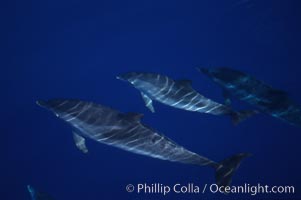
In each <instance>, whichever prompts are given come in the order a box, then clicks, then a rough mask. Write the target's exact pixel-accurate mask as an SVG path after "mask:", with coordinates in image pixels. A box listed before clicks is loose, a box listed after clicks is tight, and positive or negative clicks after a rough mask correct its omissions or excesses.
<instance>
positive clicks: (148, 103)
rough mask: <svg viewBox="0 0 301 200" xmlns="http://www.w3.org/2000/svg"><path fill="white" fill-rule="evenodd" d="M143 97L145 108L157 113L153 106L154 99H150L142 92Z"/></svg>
mask: <svg viewBox="0 0 301 200" xmlns="http://www.w3.org/2000/svg"><path fill="white" fill-rule="evenodd" d="M141 96H142V98H143V100H144V103H145V106H146V107H147V108H148V109H150V111H151V112H153V113H154V112H155V109H154V106H153V101H152V99H151V98H150V97H149V96H147V95H146V94H144V93H143V92H141Z"/></svg>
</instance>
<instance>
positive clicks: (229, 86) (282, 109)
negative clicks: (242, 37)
mask: <svg viewBox="0 0 301 200" xmlns="http://www.w3.org/2000/svg"><path fill="white" fill-rule="evenodd" d="M198 70H199V71H200V72H202V73H203V74H205V75H207V76H208V77H209V78H211V79H212V80H213V81H214V82H216V83H217V84H219V85H220V86H221V87H222V88H223V93H224V97H225V101H226V102H228V103H229V104H230V103H231V100H230V98H231V97H236V98H238V99H239V100H242V101H245V102H247V103H249V104H251V105H254V106H256V108H258V109H259V110H260V111H262V112H264V113H267V114H269V115H271V116H273V117H275V118H278V119H281V120H283V121H285V122H287V123H289V124H292V125H296V126H301V106H299V105H297V104H296V103H295V102H294V101H293V100H292V99H290V97H289V95H288V94H287V93H286V92H285V91H282V90H278V89H275V88H273V87H271V86H270V85H268V84H266V83H265V82H263V81H260V80H258V79H256V78H255V77H253V76H251V75H248V74H245V73H244V72H241V71H238V70H234V69H230V68H226V67H221V68H210V69H209V68H208V69H207V68H200V69H198Z"/></svg>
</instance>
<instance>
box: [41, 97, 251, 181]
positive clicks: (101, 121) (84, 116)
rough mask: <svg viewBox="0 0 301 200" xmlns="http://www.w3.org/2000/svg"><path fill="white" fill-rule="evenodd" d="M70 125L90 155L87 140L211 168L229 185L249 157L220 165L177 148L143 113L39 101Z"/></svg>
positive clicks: (89, 104) (74, 102)
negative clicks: (149, 122)
mask: <svg viewBox="0 0 301 200" xmlns="http://www.w3.org/2000/svg"><path fill="white" fill-rule="evenodd" d="M37 104H38V105H40V106H41V107H44V108H46V109H49V110H51V111H52V112H54V114H55V115H56V116H57V117H59V118H60V119H62V120H63V121H65V122H67V123H68V124H69V125H70V126H71V127H72V130H73V135H75V136H74V137H73V138H74V140H75V143H76V146H77V147H78V148H79V149H80V150H81V151H83V152H85V153H87V151H88V150H87V146H86V144H85V138H90V139H92V140H94V141H96V142H99V143H103V144H107V145H111V146H114V147H117V148H120V149H123V150H126V151H129V152H132V153H136V154H140V155H144V156H149V157H152V158H157V159H161V160H167V161H172V162H178V163H184V164H192V165H198V166H209V167H212V168H213V169H215V173H216V182H217V184H219V185H224V186H225V185H229V184H230V183H231V179H232V175H233V173H234V172H235V170H236V169H237V168H238V166H239V164H240V162H241V160H242V159H243V158H245V157H247V156H248V155H249V154H247V153H240V154H237V155H234V156H232V157H230V158H228V159H225V160H224V161H222V162H220V163H217V162H214V161H212V160H210V159H208V158H206V157H203V156H201V155H198V154H196V153H194V152H192V151H189V150H187V149H186V148H184V147H182V146H180V145H178V144H177V143H175V142H174V141H172V140H171V139H169V138H168V137H166V136H164V135H162V134H160V133H158V132H157V131H155V130H153V129H151V128H149V127H148V126H146V125H144V124H143V123H141V118H142V114H137V113H121V112H119V111H117V110H114V109H112V108H109V107H106V106H102V105H99V104H95V103H92V102H85V101H80V100H68V99H66V100H64V99H62V100H60V99H54V100H48V101H38V102H37Z"/></svg>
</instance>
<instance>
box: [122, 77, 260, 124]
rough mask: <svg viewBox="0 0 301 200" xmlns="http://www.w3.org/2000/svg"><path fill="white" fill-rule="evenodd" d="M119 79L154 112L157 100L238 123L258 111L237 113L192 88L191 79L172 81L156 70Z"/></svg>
mask: <svg viewBox="0 0 301 200" xmlns="http://www.w3.org/2000/svg"><path fill="white" fill-rule="evenodd" d="M117 79H120V80H124V81H128V82H129V83H130V84H132V85H133V86H134V87H135V88H136V89H138V90H139V91H140V93H141V96H142V98H143V99H144V101H145V105H146V107H147V108H149V109H150V110H151V111H152V112H155V109H154V107H153V104H152V101H153V100H156V101H158V102H161V103H163V104H165V105H169V106H172V107H175V108H179V109H183V110H188V111H193V112H200V113H208V114H212V115H227V116H230V117H231V119H232V122H233V123H234V124H238V123H239V122H241V121H242V120H244V119H245V118H247V117H250V116H252V115H253V114H255V113H256V111H240V112H236V111H233V110H232V109H231V107H230V106H227V105H223V104H220V103H217V102H215V101H213V100H211V99H208V98H206V97H204V96H203V95H201V94H200V93H198V92H197V91H196V90H194V89H193V88H192V85H191V81H190V80H177V81H175V80H173V79H171V78H169V77H167V76H164V75H161V74H155V73H142V72H130V73H125V74H121V75H119V76H117Z"/></svg>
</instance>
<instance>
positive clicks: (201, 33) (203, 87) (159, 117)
mask: <svg viewBox="0 0 301 200" xmlns="http://www.w3.org/2000/svg"><path fill="white" fill-rule="evenodd" d="M297 2H298V1H297V0H296V1H289V0H287V1H273V0H249V1H248V0H242V1H240V0H227V1H222V0H203V1H144V0H139V1H138V0H136V1H121V0H119V1H116V0H113V1H82V0H73V1H62V0H51V1H50V0H46V1H38V0H31V1H19V0H12V1H9V2H7V3H2V4H3V6H1V7H2V12H1V18H2V21H3V23H2V27H1V32H2V33H1V35H2V39H1V40H2V45H1V46H2V52H1V54H2V58H1V62H2V64H1V69H2V72H1V74H0V76H1V82H0V85H1V86H0V87H1V93H2V97H1V102H2V103H1V105H2V106H1V115H0V117H1V140H0V155H1V162H0V181H1V187H0V191H1V192H0V194H1V197H0V199H3V200H4V199H5V200H6V199H12V200H17V199H30V197H29V194H28V192H27V191H26V185H27V184H32V185H34V186H35V187H37V188H40V189H42V190H44V191H47V192H49V193H51V194H52V195H53V196H54V197H56V199H62V200H64V199H65V200H66V199H87V200H99V199H159V198H163V197H162V196H160V195H135V194H129V193H127V192H126V191H125V186H126V185H127V184H128V183H133V184H137V183H144V182H148V183H157V182H159V183H163V184H169V185H172V184H175V183H177V182H180V183H183V184H185V183H188V182H194V183H195V184H199V185H203V184H205V183H213V182H214V173H213V170H211V169H210V168H206V167H203V168H199V167H196V166H189V165H182V164H176V163H171V162H166V161H161V160H156V159H152V158H148V157H143V156H139V155H134V154H131V153H128V152H125V151H121V150H119V149H116V148H113V147H109V146H106V145H101V144H98V143H96V142H93V141H88V142H87V145H88V148H89V150H90V152H89V154H87V155H83V154H82V153H81V152H80V151H78V150H77V149H76V147H75V145H74V144H73V139H72V134H71V130H70V127H68V126H67V125H66V124H64V123H63V122H62V121H59V120H58V119H56V118H55V117H54V116H53V115H52V114H50V113H49V112H46V111H45V110H43V109H41V108H39V107H38V106H37V105H35V101H36V100H38V99H50V98H60V97H61V98H79V99H83V100H90V101H94V102H97V103H101V104H104V105H109V106H112V107H114V108H116V109H119V110H121V111H124V112H128V111H132V112H140V113H144V114H145V117H144V119H143V122H144V123H146V124H148V125H150V126H152V127H154V128H155V129H157V130H160V131H161V132H163V133H164V134H165V135H167V136H169V137H171V138H172V139H173V140H175V141H177V142H178V143H180V144H182V145H184V146H185V147H187V148H188V149H191V150H192V151H195V152H197V153H200V154H201V155H204V156H207V157H209V158H211V159H213V160H215V161H220V160H222V159H224V158H226V157H228V156H230V155H232V154H235V153H239V152H250V153H252V154H253V156H252V157H250V158H247V159H246V160H245V161H244V162H243V163H242V165H241V167H240V168H239V170H238V171H237V173H236V174H235V176H234V178H233V184H234V185H241V184H244V183H249V184H257V183H261V184H269V185H293V186H295V189H296V192H297V193H296V194H295V195H287V196H285V195H259V196H256V197H252V198H254V199H255V198H267V199H269V198H270V199H271V198H273V199H277V198H291V199H298V198H299V199H300V198H301V194H300V192H299V191H300V188H301V183H300V178H301V176H300V168H301V158H300V152H301V151H300V139H301V134H300V132H301V131H300V130H301V129H300V127H293V126H290V125H288V124H285V123H283V122H281V121H280V120H277V119H274V118H272V117H270V116H267V115H264V114H260V115H257V116H256V117H253V118H251V119H248V120H246V121H245V122H243V123H242V124H240V125H239V126H237V127H235V126H233V125H232V124H231V123H230V120H229V119H228V118H226V117H216V116H210V115H205V114H200V113H192V112H186V111H182V110H177V109H173V108H171V107H167V106H164V105H162V104H159V103H155V104H154V106H155V109H156V110H157V112H156V113H155V114H152V113H150V112H149V111H148V110H147V109H146V108H145V106H144V103H143V101H142V99H141V97H140V94H139V93H138V92H137V91H136V90H134V89H133V88H131V87H130V86H129V85H128V84H126V83H124V82H121V81H119V80H116V79H115V76H116V75H118V74H120V73H124V72H128V71H135V70H136V71H147V72H157V73H162V74H166V75H168V76H170V77H173V78H174V79H191V80H192V81H193V87H194V88H195V89H197V90H198V91H200V93H202V94H204V95H205V96H207V97H210V98H212V99H214V100H216V101H219V102H222V101H223V99H222V95H221V91H220V88H219V87H218V86H217V85H215V84H213V82H211V80H209V79H208V78H207V77H205V76H203V75H201V74H199V73H198V72H197V71H196V70H195V67H196V66H206V67H208V66H212V67H215V66H229V67H233V68H236V69H239V70H242V71H245V72H247V73H249V74H252V75H254V76H256V77H257V78H258V79H261V80H264V81H265V82H267V83H269V84H270V85H273V86H274V87H275V88H279V89H284V90H286V91H288V92H289V93H290V94H291V96H292V97H293V98H294V99H295V100H296V101H297V102H299V103H301V95H300V89H301V80H300V74H301V68H300V66H301V61H300V44H301V43H300V42H301V40H300V35H301V31H300V20H299V18H300V15H301V14H300V6H299V5H298V4H297ZM3 47H4V48H3ZM234 105H235V107H236V108H248V105H246V104H243V103H239V102H235V104H234ZM205 196H206V197H208V198H209V197H211V198H220V199H225V198H227V199H238V198H239V199H243V198H248V197H250V196H249V195H228V196H224V195H212V194H209V193H207V194H205V195H189V194H186V195H182V196H181V195H180V196H179V195H176V196H175V195H168V196H167V197H165V199H198V198H205Z"/></svg>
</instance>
